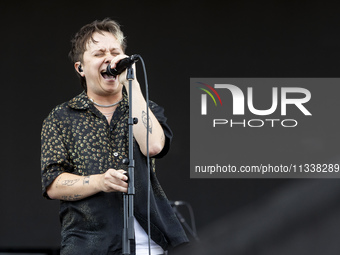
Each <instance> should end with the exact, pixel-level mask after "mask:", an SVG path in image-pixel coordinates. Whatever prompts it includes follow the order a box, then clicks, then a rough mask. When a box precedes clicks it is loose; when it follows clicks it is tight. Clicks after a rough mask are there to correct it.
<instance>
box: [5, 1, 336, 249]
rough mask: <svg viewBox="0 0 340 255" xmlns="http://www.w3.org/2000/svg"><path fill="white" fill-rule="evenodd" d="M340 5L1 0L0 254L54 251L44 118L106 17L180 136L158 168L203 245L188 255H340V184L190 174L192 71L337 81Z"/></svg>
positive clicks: (70, 90)
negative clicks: (81, 37)
mask: <svg viewBox="0 0 340 255" xmlns="http://www.w3.org/2000/svg"><path fill="white" fill-rule="evenodd" d="M339 10H340V9H339V7H338V5H337V4H334V3H333V2H330V1H271V2H269V1H268V2H263V1H213V0H210V1H202V0H201V1H26V2H18V1H2V3H1V8H0V12H1V13H0V14H1V15H0V19H1V23H0V24H1V44H0V45H1V46H0V49H1V55H0V56H1V69H0V70H1V86H2V95H1V97H2V98H1V100H0V102H1V110H2V114H1V133H0V134H1V145H2V146H1V174H0V176H1V178H0V194H1V197H0V205H1V209H0V250H1V249H2V250H6V249H7V250H9V249H57V248H58V247H59V242H60V237H59V231H60V229H59V219H58V207H59V204H58V202H57V201H47V200H45V199H43V198H42V196H41V185H40V170H39V169H40V129H41V124H42V121H43V119H44V118H45V117H46V116H47V114H48V113H49V112H50V110H51V109H52V108H53V107H54V106H56V105H57V104H60V103H62V102H64V101H66V100H69V99H71V98H72V97H74V96H75V95H77V94H78V93H80V92H81V87H80V85H79V83H78V80H77V78H76V75H75V72H74V70H73V65H72V64H71V63H70V61H69V59H68V57H67V54H68V51H69V48H70V39H71V38H72V36H73V35H74V33H75V32H77V31H78V30H79V28H80V27H81V26H83V25H85V24H87V23H89V22H92V21H93V20H95V19H103V18H105V17H111V18H113V19H115V20H117V21H118V22H120V23H121V24H122V29H123V31H124V33H125V35H126V36H127V40H128V48H127V54H135V53H138V54H140V55H141V56H142V57H143V58H144V60H145V62H146V67H147V72H148V79H149V87H150V98H151V99H152V100H154V101H156V102H157V103H159V104H160V105H162V106H164V107H165V109H166V115H167V116H168V119H169V120H168V122H169V124H170V125H171V127H172V129H173V131H174V134H175V137H174V141H173V146H172V149H171V152H170V153H169V155H168V156H167V157H166V158H164V159H162V160H159V161H158V163H157V164H158V177H159V179H160V181H161V183H162V185H163V188H164V190H165V191H166V193H167V195H168V197H169V199H170V200H182V201H187V202H188V203H190V204H191V205H192V207H193V210H194V213H195V219H196V223H197V229H198V234H199V236H200V237H201V242H200V244H198V245H196V244H195V241H193V242H192V243H193V245H192V247H191V249H198V250H196V251H186V252H185V253H184V254H226V253H228V254H339V251H340V248H339V247H338V246H337V243H338V242H336V241H337V239H336V237H337V236H338V235H339V231H338V229H339V226H340V224H339V222H340V219H339V216H338V215H340V214H339V212H340V206H339V199H340V195H339V194H340V190H339V187H338V186H339V182H340V181H339V180H337V179H334V180H293V179H266V180H258V179H257V180H255V179H242V180H241V179H213V180H205V179H203V180H202V179H200V180H197V179H190V177H189V174H190V173H189V155H190V154H189V144H190V141H189V115H190V111H189V81H190V77H338V76H339V75H338V73H339V70H338V69H339V57H340V54H339V50H338V45H340V35H339V24H340V23H339V21H340V18H339ZM137 69H138V70H139V71H140V70H141V66H140V65H137ZM139 80H140V82H142V79H141V78H140V79H139ZM336 117H337V116H330V119H331V118H336ZM329 125H332V121H331V120H330V122H329ZM311 128H313V127H311ZM277 146H280V145H279V144H278V145H277ZM335 161H336V162H338V161H337V159H335ZM179 209H181V210H183V215H184V216H186V217H187V220H188V222H189V217H188V216H189V215H188V213H187V212H186V208H182V207H181V208H179ZM196 246H198V247H199V248H196ZM213 249H215V250H214V251H212V250H213Z"/></svg>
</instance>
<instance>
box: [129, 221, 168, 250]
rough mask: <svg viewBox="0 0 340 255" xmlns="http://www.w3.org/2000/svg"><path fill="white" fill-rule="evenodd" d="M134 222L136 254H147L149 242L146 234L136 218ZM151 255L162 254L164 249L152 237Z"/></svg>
mask: <svg viewBox="0 0 340 255" xmlns="http://www.w3.org/2000/svg"><path fill="white" fill-rule="evenodd" d="M134 222H135V242H136V255H149V242H148V240H149V239H148V235H147V234H146V232H145V231H144V229H143V228H142V226H141V225H140V224H139V223H138V221H137V220H136V218H135V219H134ZM150 248H151V255H159V254H164V250H163V249H162V247H160V246H159V245H158V244H156V243H155V242H154V241H152V239H151V240H150Z"/></svg>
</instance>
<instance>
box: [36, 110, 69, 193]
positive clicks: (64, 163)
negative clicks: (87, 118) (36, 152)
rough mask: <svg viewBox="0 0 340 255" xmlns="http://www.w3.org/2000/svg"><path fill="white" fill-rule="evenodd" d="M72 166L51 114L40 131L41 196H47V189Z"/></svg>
mask: <svg viewBox="0 0 340 255" xmlns="http://www.w3.org/2000/svg"><path fill="white" fill-rule="evenodd" d="M71 169H72V165H71V164H70V161H69V155H68V153H67V149H66V147H65V144H64V143H63V137H62V131H61V130H60V124H59V121H58V118H57V117H56V115H55V113H53V112H52V113H51V114H50V115H49V116H48V117H47V118H46V119H45V120H44V122H43V126H42V130H41V183H42V193H43V196H44V197H46V198H49V197H48V195H47V192H46V190H47V187H48V186H49V185H50V184H51V183H52V182H53V181H54V180H55V178H57V176H59V175H60V174H61V173H63V172H65V171H67V172H71Z"/></svg>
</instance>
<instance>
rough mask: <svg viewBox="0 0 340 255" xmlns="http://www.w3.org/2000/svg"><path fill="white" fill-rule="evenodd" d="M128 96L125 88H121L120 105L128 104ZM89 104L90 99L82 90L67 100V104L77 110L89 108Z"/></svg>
mask: <svg viewBox="0 0 340 255" xmlns="http://www.w3.org/2000/svg"><path fill="white" fill-rule="evenodd" d="M128 102H129V101H128V97H127V93H126V90H125V89H123V100H122V102H121V103H120V106H124V107H126V106H128ZM90 104H92V103H91V101H90V100H89V98H88V97H87V94H86V92H85V91H83V92H82V93H81V94H79V95H78V96H76V97H74V98H73V99H71V100H70V101H69V102H68V105H69V106H70V107H71V108H73V109H78V110H86V109H89V108H90Z"/></svg>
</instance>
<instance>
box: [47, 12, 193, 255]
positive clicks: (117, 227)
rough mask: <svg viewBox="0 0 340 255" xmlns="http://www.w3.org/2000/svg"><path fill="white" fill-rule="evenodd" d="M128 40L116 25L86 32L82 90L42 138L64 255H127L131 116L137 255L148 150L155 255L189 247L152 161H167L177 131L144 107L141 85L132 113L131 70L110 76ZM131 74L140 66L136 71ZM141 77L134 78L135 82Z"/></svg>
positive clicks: (56, 112) (78, 61)
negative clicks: (126, 194)
mask: <svg viewBox="0 0 340 255" xmlns="http://www.w3.org/2000/svg"><path fill="white" fill-rule="evenodd" d="M125 48H126V41H125V38H124V35H123V33H122V31H121V30H120V27H119V24H118V23H117V22H115V21H113V20H110V19H104V20H102V21H94V22H92V23H91V24H88V25H85V26H84V27H82V28H81V29H80V30H79V32H78V33H77V34H76V35H75V37H74V38H73V39H72V48H71V51H70V53H69V56H70V58H71V60H72V62H73V64H74V68H75V70H76V72H77V74H78V76H79V77H80V81H81V85H82V86H83V88H84V91H83V92H82V93H81V94H80V95H78V96H76V97H74V98H73V99H72V100H70V101H68V102H65V103H63V104H61V105H59V106H57V107H55V108H54V109H53V110H52V111H51V113H50V114H49V115H48V117H47V118H46V119H45V120H44V123H43V127H42V132H41V169H42V188H43V195H44V196H45V197H46V198H49V199H58V200H60V219H61V237H62V241H61V254H63V255H66V254H70V255H71V254H72V255H74V254H96V255H100V254H102V255H104V254H105V255H106V254H122V229H123V214H124V212H123V192H127V187H128V176H127V175H126V170H127V166H126V165H125V164H123V162H122V161H123V159H125V158H128V156H129V155H128V146H129V145H128V115H129V114H128V113H129V111H132V116H133V117H137V118H138V120H139V121H138V123H137V124H136V125H134V126H133V137H134V160H135V168H134V173H135V190H136V193H135V196H134V216H135V224H134V225H135V241H134V242H131V254H137V255H139V254H149V251H148V237H147V234H146V232H147V229H148V227H147V224H148V222H147V196H148V193H147V192H148V190H147V180H148V168H147V160H146V154H147V147H146V146H147V144H146V134H147V132H149V154H150V156H151V157H152V160H151V169H152V170H151V199H150V201H151V202H150V203H151V210H150V212H151V216H150V218H151V222H150V224H151V239H152V240H151V254H153V255H154V254H165V252H166V251H167V250H168V248H170V247H175V246H178V245H180V244H183V243H186V242H188V239H187V237H186V235H185V233H184V231H183V229H182V227H181V225H180V223H179V222H178V220H177V218H176V216H175V215H174V213H173V211H172V208H171V206H170V204H169V202H168V200H167V198H166V196H165V194H164V192H163V190H162V188H161V186H160V184H159V182H158V180H157V178H156V175H155V171H154V169H155V165H154V158H161V157H163V156H164V155H165V154H167V152H168V150H169V147H170V142H171V139H172V132H171V130H170V128H169V126H168V125H167V124H166V117H165V116H164V111H163V108H161V107H160V106H158V105H157V104H155V103H154V102H150V110H149V125H147V122H146V118H145V116H146V111H147V109H146V102H145V99H144V97H143V94H142V92H141V89H140V85H139V83H138V81H137V79H136V78H135V79H134V80H133V81H132V91H131V93H132V97H133V104H132V109H129V99H128V94H129V86H128V83H129V82H128V80H127V79H126V70H125V71H124V72H123V73H121V74H120V75H117V76H112V75H110V74H108V73H107V72H106V69H107V66H108V65H109V64H110V65H111V67H112V68H115V67H116V65H117V63H119V61H120V60H122V59H124V58H126V57H127V56H126V55H125ZM133 69H134V70H136V67H135V66H134V65H133ZM135 77H136V76H135Z"/></svg>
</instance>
